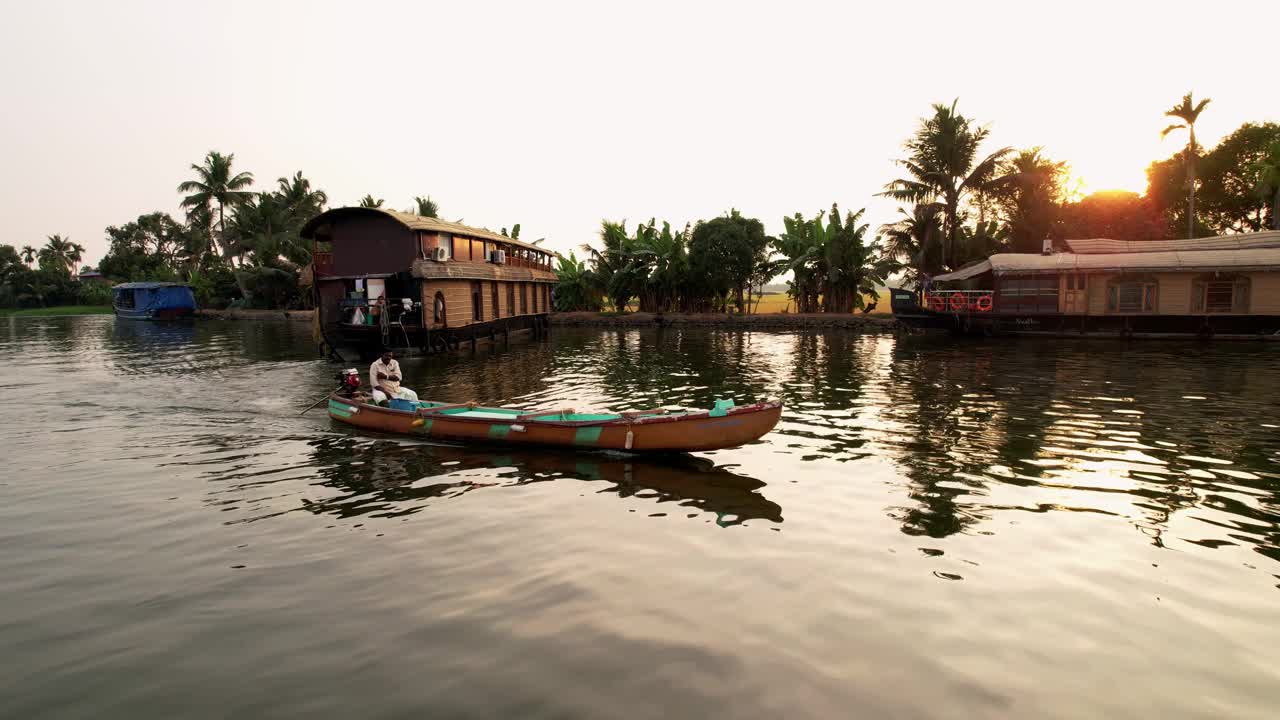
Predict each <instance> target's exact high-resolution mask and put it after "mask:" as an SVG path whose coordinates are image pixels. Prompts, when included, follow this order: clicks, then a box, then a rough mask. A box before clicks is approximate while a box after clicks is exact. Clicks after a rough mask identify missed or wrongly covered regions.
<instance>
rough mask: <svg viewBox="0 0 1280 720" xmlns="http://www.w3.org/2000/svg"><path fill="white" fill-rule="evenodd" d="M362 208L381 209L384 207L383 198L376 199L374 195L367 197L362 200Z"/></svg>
mask: <svg viewBox="0 0 1280 720" xmlns="http://www.w3.org/2000/svg"><path fill="white" fill-rule="evenodd" d="M360 207H362V208H380V207H382V198H375V197H374V196H372V195H365V196H364V197H362V198H360Z"/></svg>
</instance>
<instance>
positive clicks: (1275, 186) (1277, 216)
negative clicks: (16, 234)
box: [22, 142, 1280, 253]
mask: <svg viewBox="0 0 1280 720" xmlns="http://www.w3.org/2000/svg"><path fill="white" fill-rule="evenodd" d="M1254 172H1255V173H1257V176H1258V179H1257V190H1258V195H1259V196H1261V197H1262V198H1263V199H1269V200H1270V201H1271V229H1272V230H1280V142H1274V143H1272V144H1271V147H1269V148H1267V156H1266V157H1265V158H1263V159H1262V160H1259V161H1258V162H1257V163H1256V164H1255V165H1254ZM22 250H23V252H24V253H25V252H26V250H27V249H26V248H23V249H22Z"/></svg>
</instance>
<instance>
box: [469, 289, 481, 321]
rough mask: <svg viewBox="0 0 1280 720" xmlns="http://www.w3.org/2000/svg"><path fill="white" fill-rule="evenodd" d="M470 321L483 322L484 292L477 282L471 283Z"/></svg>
mask: <svg viewBox="0 0 1280 720" xmlns="http://www.w3.org/2000/svg"><path fill="white" fill-rule="evenodd" d="M471 319H472V320H475V321H476V322H479V321H481V320H484V291H482V290H481V289H480V283H478V282H473V283H471Z"/></svg>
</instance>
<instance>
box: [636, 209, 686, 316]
mask: <svg viewBox="0 0 1280 720" xmlns="http://www.w3.org/2000/svg"><path fill="white" fill-rule="evenodd" d="M630 246H631V247H630V257H631V262H630V263H628V265H627V268H626V272H627V274H628V276H629V278H630V280H631V282H633V283H634V290H635V294H636V296H637V297H639V299H640V310H641V311H643V312H664V311H668V310H684V311H691V310H692V309H693V307H694V306H696V305H699V304H701V302H702V301H704V300H705V299H704V298H702V297H698V293H695V292H693V288H692V287H691V286H690V278H689V272H690V263H689V228H688V227H686V228H685V229H684V230H683V231H682V232H672V231H671V223H668V222H663V223H662V227H661V228H659V227H658V225H657V223H656V221H655V220H650V221H649V224H647V225H641V226H639V227H637V228H636V234H635V236H634V237H633V238H632V239H631V243H630Z"/></svg>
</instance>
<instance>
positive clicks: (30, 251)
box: [22, 245, 36, 266]
mask: <svg viewBox="0 0 1280 720" xmlns="http://www.w3.org/2000/svg"><path fill="white" fill-rule="evenodd" d="M22 262H24V263H26V264H27V265H28V266H32V265H34V264H35V262H36V249H35V248H33V247H31V246H30V245H23V246H22Z"/></svg>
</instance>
